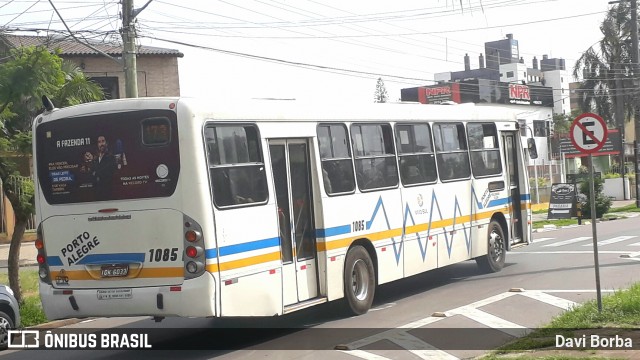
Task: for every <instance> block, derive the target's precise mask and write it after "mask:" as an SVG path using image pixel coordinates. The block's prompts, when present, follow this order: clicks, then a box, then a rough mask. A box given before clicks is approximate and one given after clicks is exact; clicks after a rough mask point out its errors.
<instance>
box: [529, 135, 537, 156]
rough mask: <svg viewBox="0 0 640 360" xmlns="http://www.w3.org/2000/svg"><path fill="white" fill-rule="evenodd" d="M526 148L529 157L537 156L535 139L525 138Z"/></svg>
mask: <svg viewBox="0 0 640 360" xmlns="http://www.w3.org/2000/svg"><path fill="white" fill-rule="evenodd" d="M527 150H529V158H531V159H537V158H538V148H536V141H535V140H534V139H533V138H528V139H527Z"/></svg>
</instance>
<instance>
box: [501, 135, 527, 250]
mask: <svg viewBox="0 0 640 360" xmlns="http://www.w3.org/2000/svg"><path fill="white" fill-rule="evenodd" d="M519 136H520V134H519V133H518V132H517V131H513V132H505V133H503V134H502V141H503V143H504V153H505V162H506V165H507V166H506V169H505V171H506V173H507V184H508V186H509V187H508V189H509V213H510V215H511V216H510V218H511V231H510V233H509V238H510V239H511V241H510V245H512V244H518V243H521V242H522V241H523V240H524V237H523V231H524V223H523V217H522V196H521V195H522V194H521V193H520V181H521V178H522V176H525V178H526V174H521V173H520V169H521V168H520V166H519V164H520V162H521V161H524V159H521V158H520V157H519V154H520V153H521V152H520V151H519V150H520V149H519V147H518V143H519V142H518V140H519V139H518V137H519Z"/></svg>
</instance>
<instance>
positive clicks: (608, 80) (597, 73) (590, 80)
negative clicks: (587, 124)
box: [573, 2, 633, 126]
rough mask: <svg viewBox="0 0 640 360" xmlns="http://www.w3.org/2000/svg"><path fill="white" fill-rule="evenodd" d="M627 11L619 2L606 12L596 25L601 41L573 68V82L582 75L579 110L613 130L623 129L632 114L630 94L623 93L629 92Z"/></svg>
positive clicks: (631, 84) (630, 92) (629, 35)
mask: <svg viewBox="0 0 640 360" xmlns="http://www.w3.org/2000/svg"><path fill="white" fill-rule="evenodd" d="M629 7H630V5H629V4H627V3H624V2H622V3H620V4H618V5H616V6H613V7H612V8H611V9H609V11H608V12H607V16H606V17H605V19H604V21H603V22H602V24H601V25H600V31H601V32H602V34H603V35H604V37H603V38H602V40H600V41H599V42H598V45H599V46H598V48H597V49H595V48H594V47H593V46H592V47H590V48H589V49H587V51H585V52H584V53H583V54H582V56H581V57H580V58H579V59H578V60H577V61H576V64H575V66H574V68H573V76H574V77H575V78H579V77H580V75H582V84H581V87H580V88H581V91H580V92H579V103H580V107H581V109H582V110H583V111H594V112H596V113H598V114H599V115H600V116H602V117H603V118H604V119H605V120H606V121H608V122H609V123H611V125H616V126H623V125H624V119H625V118H629V117H630V116H631V114H633V91H626V90H629V89H633V78H632V76H633V73H632V63H631V31H630V30H631V19H630V9H629ZM613 119H615V122H613V121H612V120H613Z"/></svg>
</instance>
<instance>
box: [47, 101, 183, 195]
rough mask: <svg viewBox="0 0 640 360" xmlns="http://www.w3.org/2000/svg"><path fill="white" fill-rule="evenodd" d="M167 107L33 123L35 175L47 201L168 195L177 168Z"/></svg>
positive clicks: (175, 143)
mask: <svg viewBox="0 0 640 360" xmlns="http://www.w3.org/2000/svg"><path fill="white" fill-rule="evenodd" d="M177 135H178V134H177V118H176V114H175V112H173V111H171V110H140V111H131V112H119V113H111V114H99V115H90V116H78V117H73V118H64V119H58V120H54V121H50V122H47V123H44V124H42V125H40V126H38V127H37V128H36V135H35V141H36V154H35V156H36V163H37V176H38V181H39V183H40V187H41V188H42V192H43V194H44V196H45V198H46V200H47V202H48V203H50V204H70V203H84V202H91V201H104V200H125V199H142V198H154V197H166V196H171V195H172V194H173V192H174V191H175V188H176V184H177V181H178V175H179V171H180V154H179V149H178V140H177V139H178V136H177Z"/></svg>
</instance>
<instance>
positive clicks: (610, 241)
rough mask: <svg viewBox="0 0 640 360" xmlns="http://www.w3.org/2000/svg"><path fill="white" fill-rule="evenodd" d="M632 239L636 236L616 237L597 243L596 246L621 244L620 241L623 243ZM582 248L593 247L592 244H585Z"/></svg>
mask: <svg viewBox="0 0 640 360" xmlns="http://www.w3.org/2000/svg"><path fill="white" fill-rule="evenodd" d="M634 237H637V236H636V235H631V236H618V237H614V238H611V239H608V240H602V241H598V246H604V245H609V244H615V243H617V242H621V241H625V240H629V239H633V238H634ZM582 246H593V244H585V245H582Z"/></svg>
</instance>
